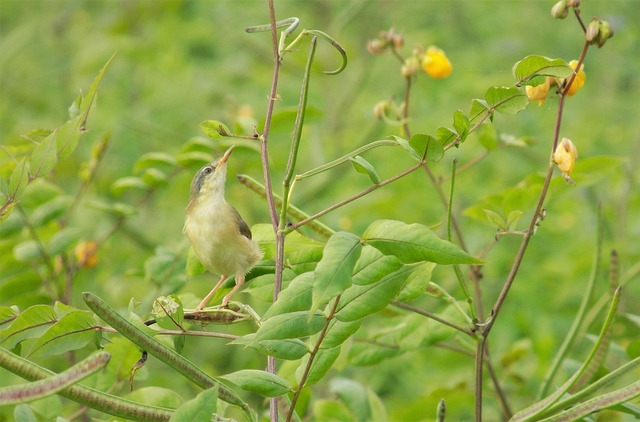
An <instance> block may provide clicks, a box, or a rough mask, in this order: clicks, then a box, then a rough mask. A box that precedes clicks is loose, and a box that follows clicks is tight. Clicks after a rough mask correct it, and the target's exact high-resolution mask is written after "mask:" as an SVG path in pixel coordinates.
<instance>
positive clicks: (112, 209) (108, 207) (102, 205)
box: [87, 201, 138, 217]
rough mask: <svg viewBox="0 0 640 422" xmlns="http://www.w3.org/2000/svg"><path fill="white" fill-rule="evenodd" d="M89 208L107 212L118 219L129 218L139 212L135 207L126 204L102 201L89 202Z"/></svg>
mask: <svg viewBox="0 0 640 422" xmlns="http://www.w3.org/2000/svg"><path fill="white" fill-rule="evenodd" d="M87 206H88V207H89V208H93V209H95V210H99V211H104V212H107V213H109V214H112V215H115V216H117V217H129V216H132V215H136V214H137V213H138V210H136V209H135V208H134V207H133V206H131V205H129V204H125V203H124V202H115V203H108V202H102V201H89V202H87Z"/></svg>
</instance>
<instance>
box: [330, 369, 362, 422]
mask: <svg viewBox="0 0 640 422" xmlns="http://www.w3.org/2000/svg"><path fill="white" fill-rule="evenodd" d="M329 392H331V393H332V394H335V395H337V396H338V397H340V399H341V400H342V401H343V402H344V403H345V404H346V405H347V407H348V408H349V409H351V412H352V413H353V414H354V415H358V419H359V420H361V421H370V420H372V419H371V408H370V407H369V399H368V395H367V389H366V388H365V387H364V386H363V385H362V384H360V383H359V382H357V381H354V380H351V379H348V378H334V379H332V380H331V382H330V383H329Z"/></svg>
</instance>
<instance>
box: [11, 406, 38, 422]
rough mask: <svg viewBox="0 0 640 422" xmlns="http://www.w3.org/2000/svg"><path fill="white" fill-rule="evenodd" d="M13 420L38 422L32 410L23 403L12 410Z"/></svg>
mask: <svg viewBox="0 0 640 422" xmlns="http://www.w3.org/2000/svg"><path fill="white" fill-rule="evenodd" d="M13 420H14V421H20V422H38V418H37V417H36V415H35V413H33V410H31V407H29V405H28V404H25V403H22V404H19V405H17V406H16V407H15V409H13Z"/></svg>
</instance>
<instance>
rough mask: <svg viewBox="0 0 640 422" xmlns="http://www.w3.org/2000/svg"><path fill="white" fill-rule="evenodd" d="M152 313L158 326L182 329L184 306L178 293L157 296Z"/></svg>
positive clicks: (166, 328) (168, 328) (167, 328)
mask: <svg viewBox="0 0 640 422" xmlns="http://www.w3.org/2000/svg"><path fill="white" fill-rule="evenodd" d="M151 313H152V315H153V316H154V317H155V319H156V322H157V323H158V326H159V327H161V328H164V329H165V330H180V329H181V327H182V325H183V323H184V308H183V306H182V301H181V300H180V298H178V296H177V295H168V296H160V297H158V298H156V300H154V301H153V308H152V310H151Z"/></svg>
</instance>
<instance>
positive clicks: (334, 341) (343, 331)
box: [320, 318, 362, 349]
mask: <svg viewBox="0 0 640 422" xmlns="http://www.w3.org/2000/svg"><path fill="white" fill-rule="evenodd" d="M361 325H362V319H358V320H356V321H348V322H345V321H339V320H337V319H335V318H334V319H333V320H332V321H331V323H330V324H329V329H328V330H327V334H326V335H325V337H324V340H323V342H322V345H321V346H320V347H322V348H323V349H332V348H334V347H338V346H340V345H341V344H342V343H344V342H345V341H347V339H348V338H349V337H351V336H352V335H353V334H355V332H356V331H358V329H359V328H360V326H361Z"/></svg>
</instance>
